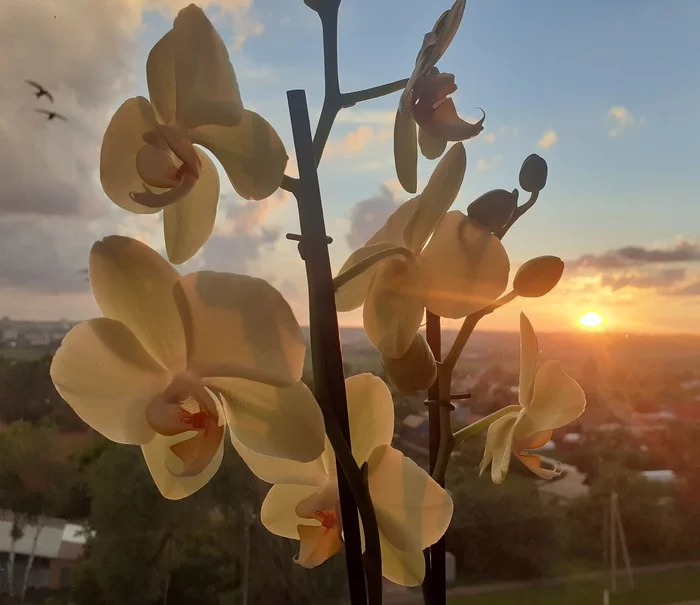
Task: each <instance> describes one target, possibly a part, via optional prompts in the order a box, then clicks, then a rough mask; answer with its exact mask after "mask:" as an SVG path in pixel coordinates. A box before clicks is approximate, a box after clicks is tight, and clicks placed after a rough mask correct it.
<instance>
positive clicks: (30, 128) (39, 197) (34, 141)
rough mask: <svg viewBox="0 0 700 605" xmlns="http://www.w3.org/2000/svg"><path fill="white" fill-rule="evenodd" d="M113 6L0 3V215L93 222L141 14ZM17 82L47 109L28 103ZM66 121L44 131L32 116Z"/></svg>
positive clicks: (80, 1)
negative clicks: (37, 89)
mask: <svg viewBox="0 0 700 605" xmlns="http://www.w3.org/2000/svg"><path fill="white" fill-rule="evenodd" d="M135 7H136V5H135V4H134V3H129V2H127V3H124V2H121V1H119V0H101V1H100V2H95V1H94V0H71V1H70V2H57V1H56V0H32V1H31V2H26V1H24V0H4V1H3V2H0V23H2V32H3V34H2V36H0V80H1V81H2V82H3V86H2V93H1V94H0V181H1V182H2V190H1V193H0V215H3V216H7V215H13V214H45V215H57V216H77V215H79V216H86V217H95V216H99V215H101V214H103V212H104V211H105V204H107V203H109V202H108V201H107V199H106V198H105V196H104V194H103V193H102V191H101V189H100V187H99V183H98V182H97V178H96V174H97V169H98V165H99V147H100V143H101V139H102V134H103V132H104V129H105V128H106V126H107V123H108V120H109V118H110V117H111V114H112V112H113V111H114V109H115V108H116V107H117V106H118V104H119V103H120V102H121V100H123V99H124V98H125V97H126V93H127V90H128V89H129V88H130V85H131V74H132V73H133V72H134V71H135V70H136V69H137V66H136V64H135V61H134V60H133V52H134V50H135V49H136V46H135V41H134V39H133V34H134V33H135V32H136V30H137V27H138V25H139V21H140V8H139V9H138V10H137V9H136V8H135ZM25 79H31V80H35V81H38V82H40V83H41V84H42V85H44V86H45V87H46V88H47V89H48V90H50V91H51V92H52V93H53V96H54V100H55V102H54V103H53V104H51V103H50V102H49V101H48V100H47V99H46V98H42V99H36V98H35V97H34V96H33V90H32V88H31V87H30V86H28V85H27V84H26V83H25ZM49 107H50V108H51V109H55V110H56V111H59V112H60V113H61V114H64V115H66V116H67V117H68V119H69V121H67V122H63V121H59V120H53V121H51V122H48V121H46V116H44V115H41V114H39V113H37V112H36V111H35V109H36V108H44V109H45V108H49Z"/></svg>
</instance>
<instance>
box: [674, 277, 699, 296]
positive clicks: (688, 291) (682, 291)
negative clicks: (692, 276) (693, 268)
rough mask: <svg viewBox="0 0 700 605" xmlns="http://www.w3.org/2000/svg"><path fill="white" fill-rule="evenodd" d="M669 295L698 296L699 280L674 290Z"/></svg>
mask: <svg viewBox="0 0 700 605" xmlns="http://www.w3.org/2000/svg"><path fill="white" fill-rule="evenodd" d="M670 294H672V295H674V296H700V279H698V280H696V281H693V282H691V283H690V284H688V285H686V286H681V287H680V288H676V289H675V290H673V291H672V292H670Z"/></svg>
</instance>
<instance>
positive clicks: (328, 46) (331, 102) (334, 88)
mask: <svg viewBox="0 0 700 605" xmlns="http://www.w3.org/2000/svg"><path fill="white" fill-rule="evenodd" d="M339 9H340V0H330V1H329V2H325V3H324V4H323V8H322V9H321V10H319V13H318V16H319V17H320V18H321V27H322V29H323V69H324V78H325V79H324V81H325V94H324V95H323V107H322V108H321V116H320V117H319V119H318V126H317V127H316V134H315V135H314V156H315V157H316V165H317V166H318V164H319V163H320V162H321V156H322V155H323V150H324V148H325V147H326V143H327V142H328V137H329V136H330V134H331V129H332V128H333V122H335V118H336V116H337V115H338V112H339V111H340V110H341V109H342V104H341V94H340V78H339V76H338V10H339Z"/></svg>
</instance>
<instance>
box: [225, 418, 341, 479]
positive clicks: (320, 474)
mask: <svg viewBox="0 0 700 605" xmlns="http://www.w3.org/2000/svg"><path fill="white" fill-rule="evenodd" d="M229 434H230V436H231V442H232V443H233V447H234V448H236V451H237V452H238V454H239V455H240V457H241V458H242V459H243V462H245V463H246V464H247V465H248V468H249V469H250V470H251V471H252V473H253V474H254V475H255V476H256V477H258V479H261V480H262V481H266V482H267V483H275V484H278V483H287V484H294V485H312V486H318V487H323V485H324V484H325V483H326V481H327V480H328V475H327V474H326V470H325V468H324V466H323V462H322V460H321V458H316V460H313V461H312V462H296V461H295V460H289V459H286V458H273V457H272V456H263V455H262V454H258V453H256V452H254V451H253V450H251V449H250V448H247V447H246V446H244V445H243V444H242V443H241V442H240V440H239V439H238V438H237V437H236V436H235V435H234V434H233V432H231V431H229Z"/></svg>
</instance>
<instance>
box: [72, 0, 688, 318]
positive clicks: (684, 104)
mask: <svg viewBox="0 0 700 605" xmlns="http://www.w3.org/2000/svg"><path fill="white" fill-rule="evenodd" d="M75 1H76V2H78V0H75ZM123 1H124V2H126V3H127V4H128V3H129V2H127V0H123ZM129 1H132V0H129ZM135 3H136V4H139V6H140V7H141V10H142V11H143V12H142V20H141V22H140V24H139V25H138V26H137V27H135V28H134V29H133V31H132V32H131V36H132V38H133V41H134V42H135V44H136V52H135V53H134V54H133V55H131V56H130V57H129V59H128V60H129V61H130V65H131V68H132V72H133V85H132V86H130V87H129V88H127V89H126V90H123V91H122V92H123V93H124V92H125V93H127V94H145V95H146V94H147V93H146V88H145V73H144V72H145V58H146V56H147V53H148V51H149V50H150V48H151V47H152V45H153V44H154V43H155V42H156V41H157V40H158V39H159V38H160V37H161V36H162V35H163V34H164V33H165V32H166V31H167V29H168V28H169V27H170V25H171V23H172V14H173V13H172V9H173V8H179V7H180V6H179V5H182V4H184V2H178V1H177V0H136V1H135ZM450 4H451V2H449V0H448V1H443V0H439V1H438V0H431V1H430V2H425V1H423V0H343V3H342V6H341V17H340V40H339V56H340V77H341V87H342V89H343V90H344V91H350V90H354V89H358V88H365V87H369V86H374V85H377V84H381V83H384V82H388V81H391V80H395V79H399V78H402V77H407V76H408V75H409V73H410V70H411V68H412V66H413V62H414V59H415V55H416V52H417V50H418V48H419V47H420V44H421V41H422V37H423V35H424V33H425V32H426V31H429V30H430V28H431V27H432V25H433V23H434V21H435V19H436V18H437V17H438V16H439V14H440V13H441V12H442V11H443V10H445V9H447V8H449V6H450ZM206 10H207V13H208V14H209V16H210V18H211V19H212V21H213V22H214V24H215V26H216V27H217V29H218V30H219V31H220V33H221V35H222V37H223V39H224V40H225V41H226V42H227V44H228V45H229V48H230V52H231V56H232V62H233V64H234V67H235V68H236V71H237V74H238V77H239V82H240V85H241V91H242V94H243V98H244V102H245V103H246V105H247V106H249V107H250V108H252V109H254V110H256V111H258V112H259V113H261V114H262V115H264V116H265V117H266V119H268V120H269V121H270V122H272V124H273V125H274V126H275V127H276V129H277V130H278V132H279V133H280V134H281V135H282V137H283V139H284V141H285V143H286V145H287V149H288V151H289V153H290V156H293V146H292V141H291V131H290V128H289V119H288V113H287V107H286V99H285V91H286V90H288V89H290V88H304V89H306V91H307V94H308V98H309V104H310V107H311V111H312V122H313V123H315V119H316V116H317V114H318V110H319V108H320V104H321V101H322V84H323V79H322V68H321V66H322V64H321V60H322V55H321V37H320V27H319V23H318V18H317V16H316V15H315V13H313V12H312V11H310V10H309V9H308V8H307V7H306V6H305V5H304V4H303V2H302V0H251V1H250V2H247V0H221V2H220V4H218V3H217V2H215V1H213V0H208V3H207V8H206ZM697 23H700V3H698V2H695V1H694V0H673V2H670V1H667V2H664V1H661V0H655V1H651V0H616V1H615V2H603V1H602V0H595V1H590V2H581V3H579V2H562V1H561V0H529V1H527V2H524V1H523V0H468V2H467V9H466V12H465V17H464V21H463V23H462V26H461V29H460V31H459V33H458V35H457V37H456V39H455V41H454V42H453V44H452V46H451V47H450V49H449V51H448V53H447V54H446V55H445V57H444V58H443V59H442V60H441V62H440V64H439V67H440V69H441V71H448V72H452V73H454V74H455V76H456V81H457V84H458V86H459V91H458V92H457V93H456V95H454V98H455V100H456V103H457V107H458V109H459V111H460V112H461V113H462V114H463V115H466V116H470V115H476V114H477V112H476V108H477V107H483V108H484V110H485V111H486V114H487V119H486V124H485V125H486V129H485V131H484V132H483V133H482V134H481V135H480V136H479V137H478V138H477V139H475V140H473V141H470V142H469V143H468V144H467V154H468V168H467V176H466V179H465V184H464V186H463V188H462V191H461V193H460V197H459V198H458V201H457V203H456V205H455V207H456V208H461V209H464V208H465V207H466V205H467V204H468V203H469V202H470V201H471V200H472V199H474V198H475V197H477V196H478V195H480V194H481V193H483V192H484V191H487V190H489V189H492V188H507V189H508V188H513V187H515V186H517V184H518V183H517V175H518V170H519V167H520V163H521V162H522V160H523V159H524V158H525V157H526V156H527V155H529V154H530V153H533V152H536V153H539V154H540V155H542V156H543V157H545V158H546V159H547V161H548V163H549V168H550V179H549V183H548V185H547V188H546V189H545V191H544V192H543V195H542V197H541V199H540V201H539V202H538V204H537V205H536V206H535V208H534V209H533V210H532V211H531V212H530V213H528V215H527V216H526V217H525V218H524V219H523V220H522V221H521V222H520V223H519V224H518V226H517V227H516V228H515V229H514V230H513V231H512V232H511V233H509V235H508V237H507V239H506V241H505V242H504V243H505V244H506V247H507V249H508V251H509V254H510V256H511V260H512V262H513V264H514V265H518V264H520V263H522V262H524V261H525V260H527V259H528V258H530V257H533V256H537V255H539V254H556V255H559V256H561V257H562V258H564V259H565V260H570V261H574V260H575V259H578V258H579V257H581V256H583V255H587V254H588V255H591V254H593V255H600V254H603V253H605V252H606V251H609V250H616V249H619V248H623V247H625V246H638V247H642V248H644V249H645V250H653V249H662V250H673V249H674V248H675V247H677V246H678V245H680V244H679V242H686V243H687V241H689V242H690V244H689V245H690V248H691V253H690V254H689V255H688V256H689V258H688V259H686V260H687V261H688V262H682V261H680V260H678V259H674V260H673V261H669V262H666V261H662V262H650V261H649V262H648V261H645V262H644V263H631V264H629V266H628V264H627V261H625V263H623V266H622V267H621V268H620V267H616V268H613V269H611V268H606V267H604V266H602V265H601V266H599V267H597V266H596V267H593V268H589V269H588V270H586V269H576V268H572V269H569V270H568V271H567V274H566V280H565V282H564V283H563V284H562V288H561V291H560V292H559V293H558V294H556V295H553V296H552V297H551V298H549V299H548V300H547V301H546V302H542V301H539V302H534V303H528V304H526V305H525V307H526V308H528V309H530V310H531V312H532V313H534V314H535V315H539V316H540V317H541V320H542V321H543V322H544V323H546V325H547V327H548V328H551V329H562V328H568V327H570V326H571V325H573V323H575V321H576V318H577V316H578V315H579V314H580V313H582V312H584V311H585V310H588V308H596V309H598V310H600V311H601V312H602V313H603V314H604V315H606V316H608V318H609V320H610V325H611V327H617V328H618V329H634V330H643V331H647V330H656V329H668V330H681V329H687V328H688V327H689V326H690V324H692V323H695V324H696V325H697V324H698V323H700V322H697V321H696V322H693V321H692V320H693V318H694V317H695V316H696V315H697V312H698V310H699V307H698V303H699V302H700V296H697V295H695V294H693V293H694V292H695V290H696V289H697V292H698V294H700V263H698V262H697V259H696V258H695V256H698V257H700V246H697V245H696V242H695V241H694V238H697V237H698V233H699V231H700V204H699V203H698V199H697V198H698V194H697V189H696V186H695V176H696V173H697V170H698V168H697V166H698V163H699V160H700V143H699V141H700V118H699V117H698V116H699V114H698V108H700V71H699V70H698V69H697V66H696V62H697V57H699V56H700V38H699V37H698V36H697ZM125 60H126V59H125ZM122 99H123V96H122V97H120V98H115V99H114V100H113V102H112V105H111V110H112V111H113V110H114V109H116V107H117V106H118V105H119V103H120V102H121V100H122ZM397 99H398V95H392V96H390V97H387V98H384V99H379V100H375V101H371V102H368V103H366V104H363V105H362V106H358V107H356V108H353V109H350V110H346V111H344V112H343V113H342V114H341V116H340V118H339V120H338V122H337V123H336V126H335V128H334V131H333V134H332V137H331V142H330V143H329V149H328V153H327V157H326V158H325V159H324V162H323V164H322V167H321V172H320V174H321V181H322V193H323V197H324V202H325V209H326V218H327V223H328V230H329V232H330V234H331V235H333V237H334V238H335V243H334V245H333V248H332V257H333V261H334V265H335V266H336V268H337V267H339V266H340V264H341V263H342V262H343V260H344V259H345V257H346V256H347V254H349V252H350V247H349V246H348V245H347V241H346V235H347V233H348V231H349V230H350V229H352V225H351V216H352V215H351V211H352V208H353V206H354V205H355V204H356V203H357V202H359V201H361V200H365V199H368V198H372V197H375V196H377V195H378V192H379V188H380V185H381V184H382V183H384V184H386V185H387V186H388V187H389V189H390V191H391V192H392V194H393V195H394V196H395V200H396V201H403V200H405V199H407V198H408V195H407V194H404V193H402V192H401V191H400V189H399V188H398V186H397V183H396V182H395V180H396V177H395V174H394V170H393V157H392V152H391V149H392V147H391V145H392V143H391V131H392V114H393V112H394V111H395V107H396V103H397ZM433 166H434V163H432V162H429V161H427V160H424V159H422V158H421V162H420V170H419V176H420V180H421V181H422V182H423V183H424V182H425V181H426V180H427V178H428V176H429V175H430V172H431V170H432V167H433ZM227 200H229V201H228V202H227V203H228V204H232V205H234V206H235V205H236V204H238V201H237V200H235V199H234V196H232V195H230V194H227ZM132 218H133V217H132ZM129 221H130V222H129V225H130V226H132V225H133V220H131V218H130V219H129ZM264 221H265V222H264V224H268V223H269V225H271V226H273V227H274V228H275V229H277V230H279V231H280V233H283V232H286V231H293V230H295V228H296V226H295V222H296V219H295V214H294V208H293V205H292V202H291V201H289V200H287V201H286V202H284V203H283V204H278V203H277V204H274V205H271V207H270V210H269V212H267V213H266V216H265V217H264ZM261 225H263V223H261ZM378 226H379V225H377V227H378ZM129 228H131V227H129ZM129 228H127V229H126V230H127V231H128V230H129ZM679 238H681V239H679ZM695 247H697V252H698V254H697V255H696V254H695ZM290 249H291V244H288V243H287V242H285V241H284V240H283V238H281V239H280V240H279V241H277V242H276V243H275V244H274V246H272V247H269V246H268V247H267V248H265V250H264V251H261V252H260V253H259V254H258V256H257V257H256V261H255V263H254V264H253V265H251V267H252V269H251V271H252V272H253V270H254V271H257V272H258V273H261V274H263V275H264V276H266V277H269V278H270V279H271V280H272V281H273V282H274V283H276V285H278V286H280V287H282V288H283V289H284V287H286V288H287V290H288V291H289V293H290V294H289V295H290V297H294V296H298V300H297V301H296V305H297V306H295V308H299V309H302V308H303V273H302V272H301V271H302V267H301V266H300V263H296V259H295V258H293V255H290V254H289V250H290ZM691 257H692V258H691ZM652 260H653V259H652ZM256 263H257V264H256ZM293 263H296V265H295V266H293ZM572 267H573V265H572ZM679 268H680V269H683V270H684V273H683V276H682V278H681V276H680V275H679V274H677V275H676V277H675V278H671V277H669V278H668V279H666V281H664V280H663V279H662V280H661V281H660V282H659V283H658V284H657V281H659V280H657V279H656V277H658V276H659V275H660V274H664V272H667V271H668V270H669V269H679ZM667 277H668V275H667ZM620 278H625V279H626V280H627V282H630V283H631V284H632V285H627V286H622V287H620V284H621V283H622V282H621V281H620ZM635 283H636V285H634V284H635ZM611 284H613V285H611ZM614 284H617V285H614ZM684 289H685V290H684ZM681 290H683V292H685V294H683V293H682V292H681ZM669 310H672V312H671V313H669ZM516 311H517V309H513V310H512V312H506V313H504V316H503V319H502V320H495V321H494V323H493V326H494V327H503V328H507V329H510V328H513V327H515V325H516V320H517V313H516ZM579 311H580V313H579ZM302 312H303V311H302ZM669 315H673V318H669ZM347 321H348V322H350V323H354V322H357V321H359V316H357V315H355V316H351V317H349V318H347ZM572 322H573V323H572ZM692 329H696V328H692ZM697 329H698V330H700V328H697Z"/></svg>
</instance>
